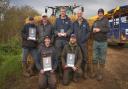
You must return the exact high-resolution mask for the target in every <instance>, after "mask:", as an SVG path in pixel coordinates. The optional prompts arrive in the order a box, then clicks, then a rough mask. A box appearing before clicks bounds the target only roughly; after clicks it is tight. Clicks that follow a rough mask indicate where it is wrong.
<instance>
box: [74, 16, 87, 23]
mask: <svg viewBox="0 0 128 89" xmlns="http://www.w3.org/2000/svg"><path fill="white" fill-rule="evenodd" d="M82 19H83V21H82V24H83V23H84V22H86V19H85V18H83V17H82ZM76 22H77V23H79V22H78V19H77V20H76Z"/></svg>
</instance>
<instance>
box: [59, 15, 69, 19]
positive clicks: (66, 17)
mask: <svg viewBox="0 0 128 89" xmlns="http://www.w3.org/2000/svg"><path fill="white" fill-rule="evenodd" d="M59 19H61V15H59ZM65 19H69V17H68V16H67V15H65Z"/></svg>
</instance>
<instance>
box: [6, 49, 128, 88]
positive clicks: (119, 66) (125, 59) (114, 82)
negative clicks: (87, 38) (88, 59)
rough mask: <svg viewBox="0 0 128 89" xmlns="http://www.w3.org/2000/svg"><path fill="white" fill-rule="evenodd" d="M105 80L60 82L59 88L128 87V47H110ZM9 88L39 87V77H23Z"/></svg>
mask: <svg viewBox="0 0 128 89" xmlns="http://www.w3.org/2000/svg"><path fill="white" fill-rule="evenodd" d="M104 73H105V75H104V80H103V81H100V82H98V81H96V80H94V79H87V80H81V81H80V82H79V83H77V84H76V83H71V84H70V86H66V87H65V86H63V85H62V84H58V89H128V48H116V47H109V48H108V56H107V64H106V68H105V72H104ZM17 81H18V82H16V83H15V84H14V85H12V86H10V87H9V88H7V89H38V88H37V85H38V77H31V78H27V79H26V78H21V79H20V80H17Z"/></svg>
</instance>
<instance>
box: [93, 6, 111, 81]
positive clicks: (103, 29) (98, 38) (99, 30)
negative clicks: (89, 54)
mask: <svg viewBox="0 0 128 89" xmlns="http://www.w3.org/2000/svg"><path fill="white" fill-rule="evenodd" d="M109 30H110V29H109V21H108V19H107V18H106V17H105V16H104V10H103V9H102V8H101V9H99V10H98V18H97V20H96V21H95V22H94V24H93V38H94V42H93V74H92V77H93V78H95V77H96V78H97V80H99V81H100V80H102V79H103V70H104V67H105V61H106V55H107V33H108V32H109Z"/></svg>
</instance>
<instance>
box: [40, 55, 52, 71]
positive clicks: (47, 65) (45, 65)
mask: <svg viewBox="0 0 128 89" xmlns="http://www.w3.org/2000/svg"><path fill="white" fill-rule="evenodd" d="M42 62H43V69H44V71H50V70H52V63H51V57H43V58H42Z"/></svg>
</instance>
